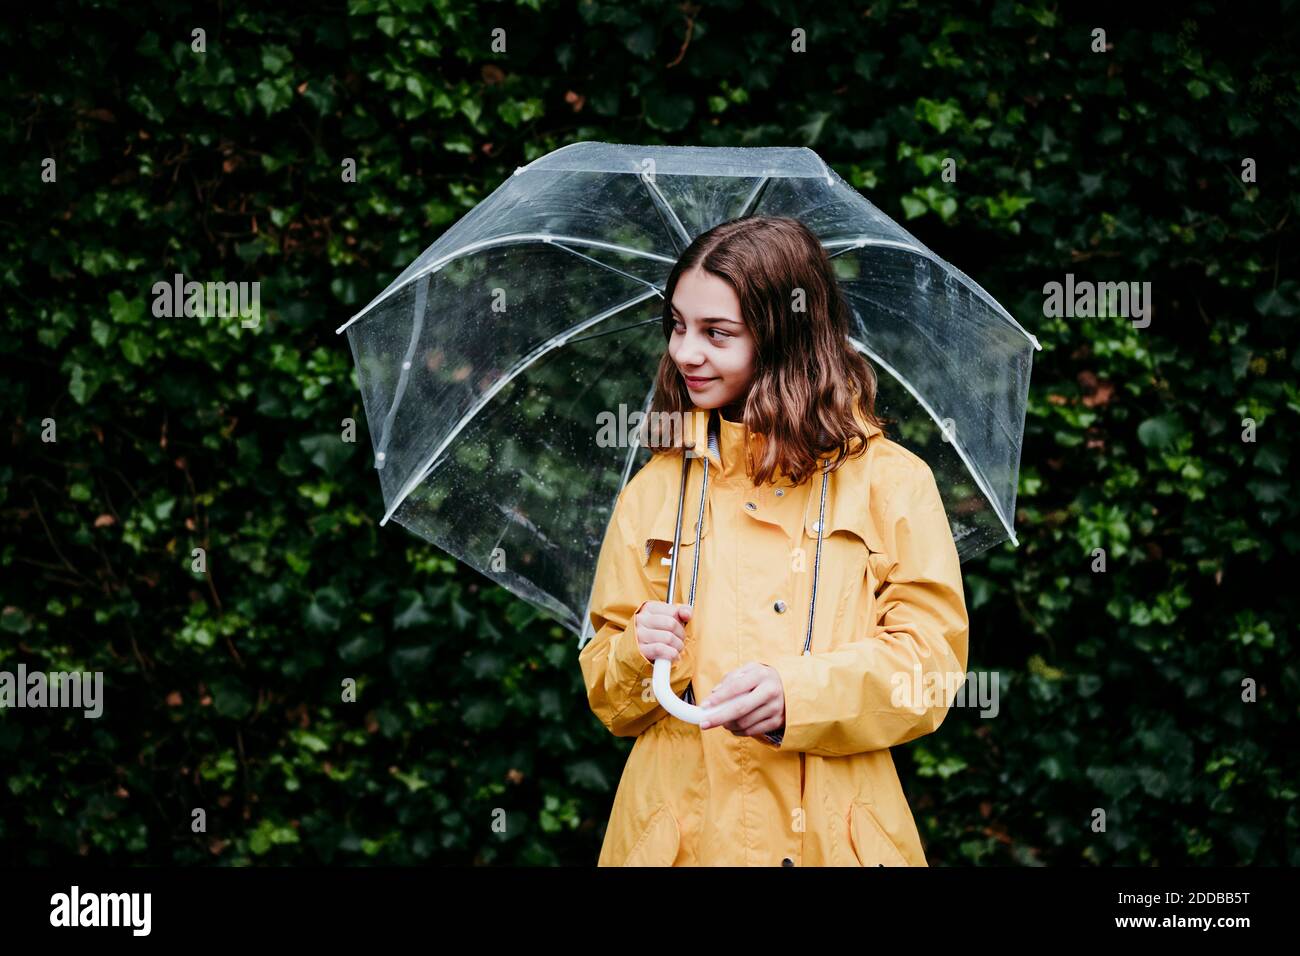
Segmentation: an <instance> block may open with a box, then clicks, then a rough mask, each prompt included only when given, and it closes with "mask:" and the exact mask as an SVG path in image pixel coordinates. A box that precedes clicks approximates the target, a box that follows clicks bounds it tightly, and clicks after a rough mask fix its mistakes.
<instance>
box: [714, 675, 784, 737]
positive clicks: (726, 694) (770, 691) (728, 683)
mask: <svg viewBox="0 0 1300 956" xmlns="http://www.w3.org/2000/svg"><path fill="white" fill-rule="evenodd" d="M700 706H701V707H703V708H704V709H705V710H708V709H709V708H712V707H716V708H717V710H716V712H715V713H712V714H710V715H709V719H708V720H705V721H703V722H702V723H701V724H700V729H701V730H705V729H707V728H709V727H716V726H718V725H719V724H721V725H723V726H724V727H726V728H727V729H728V730H730V731H731V732H732V733H733V734H735V735H736V736H738V737H753V736H756V735H758V734H768V733H772V732H774V731H777V730H780V729H781V728H782V727H784V726H785V688H784V687H783V686H782V685H781V675H780V674H778V673H777V672H776V668H774V667H771V666H769V665H767V664H760V663H758V662H757V661H750V662H749V663H748V664H742V665H741V666H740V667H737V668H736V669H735V670H734V671H732V672H731V673H730V674H728V675H727V676H726V677H724V678H722V681H721V682H720V683H719V684H718V686H717V687H715V688H713V692H712V693H711V694H709V696H708V697H707V698H706V699H705V700H704V702H703V703H702V704H700Z"/></svg>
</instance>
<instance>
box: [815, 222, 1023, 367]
mask: <svg viewBox="0 0 1300 956" xmlns="http://www.w3.org/2000/svg"><path fill="white" fill-rule="evenodd" d="M822 246H823V247H824V248H826V249H828V250H829V249H832V248H834V247H835V246H843V247H844V248H842V249H840V250H838V251H837V252H833V253H831V254H830V255H829V256H828V258H830V259H834V258H835V257H836V256H838V255H841V254H843V253H845V252H848V251H849V250H850V249H861V248H862V247H863V246H882V247H884V248H887V249H902V250H903V251H904V252H914V253H916V254H917V255H918V256H921V257H922V258H924V259H929V260H930V261H931V262H933V263H935V264H936V265H938V266H941V267H943V268H945V269H951V270H952V271H953V272H954V273H955V274H956V275H957V278H958V279H960V280H961V281H962V282H964V283H966V284H967V285H968V286H970V287H971V288H972V289H974V290H975V291H976V292H977V293H979V296H980V298H981V299H982V300H983V301H984V303H985V304H986V305H989V306H992V308H993V311H994V312H996V313H997V314H998V315H1000V316H1001V317H1002V318H1003V319H1005V320H1006V321H1007V322H1010V323H1011V325H1012V326H1014V327H1015V328H1016V329H1017V330H1018V331H1019V332H1020V334H1021V335H1023V336H1024V337H1025V338H1027V339H1028V340H1029V341H1030V342H1032V343H1033V344H1034V348H1035V349H1037V350H1038V351H1040V352H1041V351H1042V349H1043V347H1042V346H1041V345H1040V344H1039V343H1038V339H1037V337H1036V336H1034V334H1033V333H1031V332H1029V331H1028V330H1027V329H1026V328H1025V327H1024V326H1023V325H1021V324H1020V323H1019V322H1017V321H1016V320H1015V317H1014V316H1013V315H1012V314H1011V313H1010V312H1008V311H1007V310H1006V309H1004V308H1002V306H1001V305H1000V304H999V303H998V300H997V299H995V298H993V296H991V295H989V294H988V293H987V292H985V291H984V287H983V286H981V285H980V284H979V283H978V282H976V281H975V280H974V279H972V278H971V277H970V276H968V275H967V274H966V273H964V272H962V271H961V270H960V269H958V268H957V267H956V266H954V265H953V264H952V263H949V262H944V261H943V260H942V259H940V258H939V257H938V256H937V255H935V254H934V253H933V252H931V251H930V250H929V249H922V248H920V247H919V246H914V245H912V244H911V243H909V242H902V241H900V240H898V239H868V238H866V237H862V238H858V239H832V240H830V241H829V242H824V243H822Z"/></svg>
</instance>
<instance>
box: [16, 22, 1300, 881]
mask: <svg viewBox="0 0 1300 956" xmlns="http://www.w3.org/2000/svg"><path fill="white" fill-rule="evenodd" d="M1139 6H1140V5H1137V4H1131V5H1129V6H1127V7H1124V6H1121V7H1116V8H1113V9H1111V10H1105V9H1104V8H1101V7H1098V6H1096V5H1094V4H1077V5H1075V4H1069V5H1067V4H1061V3H1056V2H1051V3H1049V2H1044V0H1026V2H1005V0H1004V2H985V3H980V4H957V3H954V4H942V3H917V2H889V0H875V2H859V3H834V4H830V3H827V4H810V5H802V6H799V7H796V6H795V5H794V4H787V3H781V2H775V0H763V2H755V3H741V2H738V0H722V2H716V3H712V4H707V5H698V6H697V5H691V4H689V3H685V4H660V3H651V2H644V0H619V2H612V0H611V2H606V0H600V2H566V3H560V2H554V3H552V2H542V0H536V2H519V3H504V2H501V3H480V4H474V3H469V2H464V0H434V2H417V0H402V2H380V0H357V2H352V3H348V4H347V5H343V4H339V3H324V4H290V5H288V6H287V8H286V5H281V4H257V5H252V4H223V5H209V4H194V5H192V6H189V7H188V8H187V6H186V5H185V4H176V3H162V2H157V0H155V2H152V3H148V2H146V3H121V2H106V3H92V2H62V3H46V4H43V5H41V6H40V7H39V8H36V9H35V10H34V12H32V13H31V14H29V15H28V16H27V17H26V18H17V17H14V18H6V19H5V21H4V24H3V26H0V75H2V76H3V84H2V91H3V96H4V98H5V101H6V104H5V105H6V108H5V111H4V121H3V125H2V129H3V135H2V137H0V139H2V141H3V148H4V153H5V163H4V169H5V173H6V174H5V176H4V177H3V178H0V197H2V198H3V206H2V208H3V212H2V213H0V221H2V223H3V244H4V253H5V256H4V263H3V266H2V267H0V270H2V271H0V278H2V281H3V291H4V298H5V309H4V311H5V323H4V324H5V334H4V335H3V336H0V354H2V355H3V360H4V368H5V375H4V387H3V389H2V390H0V407H2V408H3V415H4V420H5V422H6V423H7V425H8V436H7V441H6V444H7V445H8V451H7V454H6V455H5V456H4V458H5V462H4V463H3V464H0V479H2V480H0V512H2V517H0V522H2V526H3V531H4V537H3V543H2V551H0V567H2V568H3V572H2V573H3V582H2V583H0V602H2V606H3V616H2V617H0V633H2V634H3V642H0V669H7V670H10V671H13V670H15V669H16V667H17V666H18V664H19V663H24V664H26V665H27V667H28V668H29V669H43V670H58V669H86V670H103V671H104V672H105V673H106V678H105V680H106V686H107V688H108V692H107V704H106V710H105V714H104V716H103V717H102V718H100V719H99V720H85V719H82V718H81V717H79V716H73V715H71V714H68V713H67V712H59V711H50V710H47V711H32V710H11V711H7V712H0V779H2V780H3V790H0V807H3V809H2V810H0V862H6V863H35V864H41V863H52V862H59V861H66V860H73V859H82V860H85V861H92V862H104V863H114V864H130V863H146V862H148V863H176V864H199V863H215V864H247V863H277V864H281V863H307V862H325V863H357V862H383V863H403V864H412V863H439V864H441V863H465V862H477V863H513V864H557V863H573V864H588V863H591V862H594V860H595V858H596V854H597V851H598V848H599V843H600V838H601V833H602V829H603V826H604V823H605V820H606V819H607V815H608V810H609V806H610V802H611V799H612V796H613V789H614V786H615V785H616V783H617V780H618V777H619V773H620V771H621V769H622V765H623V761H624V759H625V755H626V752H627V749H628V747H629V746H630V743H631V742H630V741H627V740H618V739H615V738H612V737H610V736H609V735H608V734H607V733H606V731H605V730H604V728H603V727H602V726H600V724H599V723H597V721H596V720H595V719H594V717H592V716H591V714H590V712H589V711H588V710H587V709H586V702H585V699H584V696H583V692H582V684H581V678H580V672H579V669H578V666H577V661H576V648H575V646H574V639H573V637H572V636H571V635H570V634H568V633H567V632H563V631H562V630H561V629H560V628H559V627H558V626H556V625H555V624H554V623H553V622H551V621H549V620H548V619H545V618H542V617H538V616H537V615H535V613H534V612H533V611H532V609H531V608H529V607H528V606H525V605H522V604H521V603H520V602H519V601H517V600H516V599H515V598H513V597H512V596H511V595H509V594H507V593H505V592H503V591H501V590H500V589H497V588H495V587H493V586H491V585H490V583H489V582H486V581H485V580H484V579H482V578H480V577H479V576H478V575H477V574H476V573H474V572H473V571H471V570H468V569H466V568H463V567H460V566H458V565H456V564H455V563H454V562H452V561H451V560H450V559H449V558H447V557H446V556H445V555H441V554H440V553H439V552H437V551H436V550H434V549H432V548H430V547H429V546H426V545H425V544H423V543H422V542H420V541H419V540H417V539H415V538H414V537H413V536H411V535H410V534H409V533H407V532H405V531H403V530H402V529H401V528H398V527H396V526H394V527H392V528H385V529H384V530H383V531H382V533H381V532H380V530H379V529H378V527H377V520H378V517H379V516H380V514H381V513H382V512H381V502H380V500H379V486H378V482H377V481H376V478H375V475H374V472H373V470H372V467H371V460H370V459H371V455H370V452H371V449H370V445H369V437H368V436H367V435H366V434H365V433H364V431H362V432H361V433H359V435H358V439H357V441H356V443H355V444H345V443H343V442H341V441H340V440H339V433H340V430H341V423H342V421H343V420H344V419H345V418H349V417H350V418H353V419H356V420H357V421H358V422H359V423H360V427H361V428H364V415H363V414H362V409H361V405H360V397H359V394H358V391H357V389H356V387H355V384H354V382H353V378H352V374H351V357H350V355H349V353H348V349H347V346H346V341H345V340H344V338H343V337H339V336H336V335H335V334H334V329H335V327H336V326H337V325H339V324H340V323H341V322H342V321H343V320H345V319H346V318H347V317H348V316H349V315H350V314H351V313H352V311H354V309H355V308H356V307H357V306H358V305H360V304H363V303H364V302H365V301H367V300H368V299H369V298H370V297H371V296H372V295H374V294H375V293H376V292H377V291H379V290H380V289H381V288H383V286H385V285H386V284H387V283H388V281H389V280H390V279H391V278H392V277H393V276H394V275H396V274H397V272H399V271H400V270H401V269H402V268H403V267H404V266H405V265H406V264H407V263H408V262H409V261H410V259H411V258H413V257H414V256H415V255H416V254H417V253H418V252H419V251H421V250H422V249H423V248H424V247H425V246H427V245H428V244H429V243H430V242H431V241H432V240H433V239H434V238H435V237H436V236H437V235H438V234H439V233H440V232H441V231H442V230H443V229H445V228H446V227H447V226H448V225H449V224H450V223H451V222H453V221H454V220H455V219H456V218H457V217H458V216H460V215H462V214H464V213H465V211H466V210H468V209H470V208H471V207H473V205H474V204H475V203H477V202H478V201H479V200H481V199H482V198H484V197H485V196H486V195H488V194H489V193H490V192H491V191H492V190H493V189H494V188H495V187H496V186H497V185H498V184H499V183H500V182H501V181H502V180H503V179H504V178H505V177H507V176H508V175H509V174H510V173H511V172H512V170H513V169H514V168H515V167H516V166H519V165H523V164H524V163H526V162H528V161H530V160H532V159H534V158H536V157H537V156H539V155H541V154H543V153H546V152H548V151H550V150H552V149H555V148H558V147H560V146H562V145H564V144H566V143H569V142H574V141H578V140H605V141H612V142H641V143H659V142H662V143H672V144H700V145H807V146H810V147H812V148H813V149H815V150H817V152H818V153H819V154H820V155H821V156H822V157H823V158H824V159H826V160H827V162H829V163H830V164H831V165H832V166H834V167H835V169H836V170H837V171H838V172H839V173H840V174H841V175H843V176H844V177H845V178H846V179H848V180H849V181H850V182H852V183H853V184H854V185H855V186H857V187H858V188H860V189H861V190H862V191H863V192H864V193H865V194H866V195H867V196H869V197H870V198H871V199H872V201H873V202H875V203H876V204H877V205H879V206H880V207H881V208H882V209H884V210H885V211H886V212H888V213H889V214H890V215H892V216H894V217H895V218H898V219H899V220H900V221H902V222H904V223H905V224H906V225H907V226H908V227H909V228H910V229H912V230H913V231H914V232H915V233H916V234H917V235H918V236H919V237H920V238H921V239H922V240H923V241H924V242H926V243H927V244H928V245H930V246H931V247H932V248H933V249H935V250H936V251H937V252H938V253H939V254H940V255H942V256H944V257H945V258H947V259H949V260H950V261H952V262H954V263H956V264H958V265H959V266H960V267H961V268H962V269H963V270H965V271H966V272H968V273H969V274H970V275H972V276H974V277H975V278H976V279H977V280H978V281H979V282H980V283H981V284H982V285H983V286H984V287H985V288H986V289H988V290H989V291H990V293H992V294H993V295H994V296H995V297H996V298H997V299H998V300H999V301H1001V302H1003V303H1004V304H1006V305H1007V307H1008V308H1009V309H1010V311H1011V312H1012V313H1013V314H1015V315H1016V316H1017V317H1018V318H1019V319H1020V320H1021V321H1022V323H1023V324H1024V325H1025V326H1026V327H1027V328H1029V329H1030V330H1031V331H1033V332H1035V334H1037V336H1038V337H1039V338H1040V340H1041V341H1042V342H1043V345H1044V350H1043V351H1042V352H1040V353H1038V354H1037V356H1036V367H1035V369H1034V376H1033V385H1032V405H1031V408H1030V411H1029V416H1028V422H1027V429H1026V441H1025V452H1024V460H1023V463H1022V476H1021V488H1020V508H1019V514H1018V516H1017V521H1018V527H1019V529H1020V533H1021V535H1022V544H1021V546H1020V548H1019V549H1015V548H1012V547H1011V546H1010V545H1007V546H1005V547H1002V548H1000V549H998V550H996V551H994V552H993V553H990V554H987V555H985V556H983V557H981V558H980V559H978V560H976V561H973V562H971V563H969V564H968V565H966V568H965V570H966V574H967V578H966V581H967V588H968V600H969V604H970V607H971V609H972V614H973V630H972V648H971V660H970V666H971V667H972V668H973V669H977V670H996V671H998V672H999V675H1000V678H1001V688H1000V689H1001V712H1000V714H999V716H998V717H997V718H996V719H992V720H981V719H980V718H979V717H978V715H977V713H976V711H975V710H973V709H955V710H954V711H952V712H951V714H950V715H949V718H948V720H947V722H946V723H945V724H944V726H943V728H942V731H941V732H940V733H938V734H935V735H932V736H930V737H926V738H922V739H920V740H918V741H916V742H914V743H912V744H910V745H908V746H905V747H902V748H899V749H898V750H897V751H895V759H896V761H897V763H898V765H899V767H900V772H901V773H902V774H903V776H904V784H905V787H906V789H907V792H908V795H909V799H910V801H911V803H912V806H913V809H914V811H915V813H916V817H917V821H918V824H919V825H920V826H921V829H922V835H923V837H924V839H925V840H926V843H927V849H928V853H929V857H930V862H931V863H932V864H935V865H940V864H948V865H962V864H1006V863H1016V864H1030V865H1043V864H1057V865H1061V864H1064V865H1076V864H1085V865H1087V864H1174V863H1193V864H1217V865H1236V864H1278V863H1285V864H1295V863H1297V862H1300V850H1298V849H1297V843H1296V839H1297V832H1298V831H1300V826H1298V823H1300V821H1298V820H1297V809H1296V807H1297V802H1296V786H1297V780H1298V779H1300V773H1298V772H1297V771H1298V770H1300V767H1298V763H1300V761H1297V756H1296V751H1295V746H1294V742H1295V732H1296V712H1297V707H1296V695H1297V693H1298V692H1300V679H1298V675H1297V665H1296V653H1295V652H1296V630H1295V624H1294V622H1295V620H1296V618H1297V611H1298V610H1300V608H1298V607H1297V600H1296V590H1297V589H1296V588H1295V587H1294V586H1293V585H1292V584H1291V583H1290V579H1291V577H1292V575H1293V573H1294V568H1295V559H1296V552H1297V549H1298V548H1300V536H1298V535H1297V527H1296V520H1295V519H1296V504H1295V500H1296V487H1295V481H1294V478H1293V475H1294V474H1295V469H1294V462H1293V459H1294V457H1295V455H1296V444H1297V442H1298V440H1300V429H1298V428H1297V415H1298V414H1300V392H1298V390H1297V384H1296V383H1297V374H1296V373H1297V370H1298V369H1300V351H1297V335H1296V333H1295V324H1296V321H1297V315H1298V314H1300V285H1298V284H1297V276H1300V271H1298V269H1297V265H1298V264H1300V263H1298V262H1297V258H1298V256H1300V251H1298V250H1300V246H1298V244H1297V229H1296V227H1297V220H1298V219H1300V215H1298V213H1300V192H1298V191H1297V189H1296V186H1295V183H1296V176H1297V173H1298V172H1300V164H1298V161H1297V151H1296V145H1297V139H1298V138H1297V135H1296V134H1297V117H1300V89H1298V88H1297V80H1298V78H1300V63H1298V62H1297V50H1300V44H1297V42H1296V40H1297V37H1296V30H1295V26H1294V25H1295V23H1296V20H1297V12H1298V10H1297V5H1296V4H1295V3H1292V2H1287V3H1282V4H1278V5H1270V6H1260V7H1258V8H1252V7H1249V6H1242V5H1235V4H1234V5H1215V4H1209V3H1194V4H1189V5H1187V6H1186V7H1184V8H1183V9H1182V10H1176V9H1174V8H1164V7H1160V8H1158V9H1157V7H1158V5H1151V9H1150V10H1149V11H1147V12H1144V11H1143V10H1140V9H1137V8H1138V7H1139ZM1216 8H1217V9H1216ZM1138 18H1149V20H1139V19H1138ZM497 27H500V28H503V29H504V30H505V31H506V37H507V38H508V52H506V53H493V52H492V49H491V43H492V31H493V30H494V29H495V28H497ZM1097 27H1101V28H1104V29H1105V31H1106V37H1105V39H1106V43H1107V47H1106V50H1105V52H1093V51H1092V49H1091V46H1092V43H1093V35H1092V31H1093V29H1094V28H1097ZM196 28H202V29H204V30H205V31H206V43H207V47H206V52H205V53H202V54H199V53H195V52H194V51H193V50H192V48H191V40H192V31H193V30H195V29H196ZM795 28H801V29H803V30H804V31H806V37H807V49H808V52H807V53H802V54H801V53H794V52H792V51H791V42H792V33H791V31H792V30H794V29H795ZM47 157H52V158H53V159H54V160H55V161H56V163H57V167H56V168H57V182H54V183H47V182H43V181H42V176H41V173H42V161H43V160H44V159H45V158H47ZM347 157H352V158H354V159H356V161H357V165H358V169H359V181H358V182H356V183H345V182H343V181H342V180H341V175H340V170H341V163H342V162H343V160H344V159H345V158H347ZM946 157H952V158H954V159H956V161H957V168H958V170H959V172H958V177H957V181H956V182H955V183H948V182H944V181H943V180H942V178H941V176H940V168H941V164H942V161H943V159H944V158H946ZM1246 158H1251V159H1253V160H1254V161H1255V163H1256V168H1257V181H1255V182H1245V181H1243V177H1242V170H1243V160H1244V159H1246ZM177 272H180V273H183V274H184V275H185V276H186V277H187V278H191V277H199V278H201V279H220V280H234V281H252V280H258V281H260V282H261V283H262V302H263V309H264V314H263V322H262V324H261V326H260V327H259V328H258V329H256V330H248V329H241V328H240V327H239V325H238V323H237V322H232V321H230V320H219V319H183V318H182V319H155V318H154V317H153V316H152V315H151V313H150V309H149V302H150V289H151V287H152V285H153V283H154V282H156V281H159V280H160V279H168V278H170V277H171V276H172V275H173V274H175V273H177ZM1069 272H1072V273H1074V275H1075V277H1076V278H1077V279H1081V280H1082V279H1086V280H1092V281H1125V282H1132V281H1139V282H1141V281H1149V282H1150V283H1151V288H1152V295H1153V299H1154V303H1155V305H1154V312H1153V317H1152V322H1151V325H1150V326H1149V327H1148V328H1146V329H1136V328H1134V327H1133V326H1132V323H1131V322H1129V321H1126V320H1123V319H1117V318H1110V319H1082V318H1047V317H1044V315H1043V298H1044V297H1043V286H1044V283H1046V282H1049V281H1064V279H1065V275H1066V273H1069ZM45 419H53V420H54V422H55V423H56V427H57V441H56V442H53V443H50V442H44V441H42V438H41V436H42V430H43V427H44V426H43V424H42V423H43V421H44V420H45ZM1243 419H1251V420H1253V423H1254V428H1255V440H1254V441H1253V442H1251V441H1243V439H1242V435H1243V429H1244V427H1246V426H1244V425H1243ZM197 547H202V548H204V549H206V552H207V555H208V568H207V571H206V573H203V574H196V573H194V572H193V571H192V570H191V549H193V548H197ZM1095 548H1104V549H1105V552H1106V571H1105V573H1098V572H1095V571H1094V570H1093V561H1094V557H1093V551H1094V549H1095ZM348 677H351V678H355V679H356V681H357V682H358V687H359V700H358V702H357V703H341V702H340V684H341V681H343V680H344V679H345V678H348ZM1247 678H1248V679H1250V680H1251V681H1253V682H1255V686H1256V693H1257V700H1256V701H1254V702H1243V700H1242V694H1243V686H1242V682H1243V680H1245V679H1247ZM195 808H203V809H204V810H205V811H206V814H207V824H208V829H207V832H206V833H198V834H196V833H194V832H192V830H191V814H192V812H193V811H194V809H195ZM497 808H501V809H503V810H504V811H505V813H506V819H507V820H508V823H509V825H508V826H507V828H506V831H505V832H504V833H499V832H495V831H494V829H493V826H492V823H493V819H494V812H495V811H496V810H497ZM1094 808H1103V809H1104V810H1105V811H1106V814H1107V828H1106V831H1105V832H1104V833H1097V832H1094V831H1093V830H1092V829H1091V827H1090V823H1091V821H1092V814H1093V811H1094Z"/></svg>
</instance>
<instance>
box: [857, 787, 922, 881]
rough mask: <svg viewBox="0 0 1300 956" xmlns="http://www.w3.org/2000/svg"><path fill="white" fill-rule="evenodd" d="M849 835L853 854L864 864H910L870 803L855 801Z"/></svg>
mask: <svg viewBox="0 0 1300 956" xmlns="http://www.w3.org/2000/svg"><path fill="white" fill-rule="evenodd" d="M849 837H850V839H851V840H852V842H853V855H854V856H855V857H857V860H858V863H860V864H861V865H862V866H910V865H911V864H909V863H908V862H907V858H906V857H905V856H903V851H902V850H900V849H899V848H898V847H897V846H896V845H895V844H894V841H893V840H891V839H889V835H888V834H886V833H885V831H884V828H883V827H881V825H880V821H878V820H877V819H876V815H875V813H874V812H873V811H872V809H871V805H870V804H869V803H863V802H862V801H855V802H854V803H853V805H852V807H851V808H850V809H849Z"/></svg>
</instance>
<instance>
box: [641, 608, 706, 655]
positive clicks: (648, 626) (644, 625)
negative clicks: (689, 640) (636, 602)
mask: <svg viewBox="0 0 1300 956" xmlns="http://www.w3.org/2000/svg"><path fill="white" fill-rule="evenodd" d="M691 610H692V608H691V606H690V605H689V604H665V603H664V602H663V601H646V602H645V603H644V604H642V605H641V609H640V610H639V611H637V613H636V618H635V622H636V644H637V648H638V649H639V650H640V651H641V656H642V657H644V658H645V659H646V660H648V661H651V662H653V661H655V660H657V659H658V658H660V657H663V658H666V659H667V660H670V661H673V660H676V659H677V656H678V655H679V654H680V653H681V652H682V649H683V648H684V647H685V642H686V622H688V621H689V620H690V619H691Z"/></svg>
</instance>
